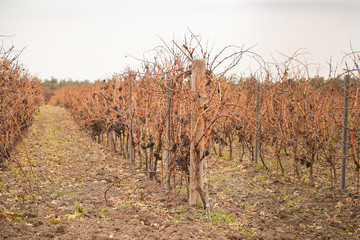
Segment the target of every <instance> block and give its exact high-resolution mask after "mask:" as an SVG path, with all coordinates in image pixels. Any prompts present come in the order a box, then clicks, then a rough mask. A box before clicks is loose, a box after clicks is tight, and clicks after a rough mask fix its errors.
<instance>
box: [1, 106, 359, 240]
mask: <svg viewBox="0 0 360 240" xmlns="http://www.w3.org/2000/svg"><path fill="white" fill-rule="evenodd" d="M34 118H35V120H34V123H33V125H32V126H31V127H30V129H29V131H28V133H27V134H26V136H25V137H24V144H21V143H20V144H19V145H18V146H17V150H16V153H14V154H13V156H12V159H11V161H10V163H9V166H8V167H7V169H6V170H0V211H1V212H0V213H1V214H0V239H359V235H360V228H359V225H360V205H359V199H360V196H359V194H357V193H349V192H340V191H337V190H334V189H332V188H329V187H328V186H326V185H322V184H320V183H315V184H314V185H312V186H308V185H307V184H305V183H300V182H297V181H290V180H288V181H286V180H285V179H283V178H281V177H279V175H277V174H274V175H270V174H268V173H267V172H266V171H265V170H264V169H263V168H261V167H259V166H255V165H253V164H250V163H249V161H248V160H244V161H243V162H239V161H237V160H233V161H231V160H228V159H227V158H226V157H225V158H222V159H218V160H217V161H216V162H215V161H213V160H211V159H209V163H208V165H209V167H210V171H209V175H208V176H209V177H208V179H209V180H208V181H209V199H210V203H211V211H210V216H211V217H209V214H208V212H206V211H204V210H203V209H202V208H201V207H193V208H190V207H189V206H188V205H187V202H186V188H185V187H184V188H178V189H176V190H177V191H173V192H172V193H171V194H169V195H167V194H166V190H165V189H164V186H163V184H159V182H157V181H155V180H149V178H148V175H147V174H145V173H138V174H134V175H131V172H132V169H131V165H130V164H129V160H127V159H123V158H122V157H120V156H119V154H118V153H115V152H114V151H111V150H109V149H107V148H106V147H103V146H101V145H99V144H97V143H95V142H93V141H92V140H91V138H90V136H89V134H88V133H86V132H85V131H83V130H81V129H79V127H78V125H77V124H76V122H75V121H74V120H73V119H72V117H71V116H70V114H69V113H68V112H67V111H66V110H64V109H63V108H60V107H54V106H48V105H46V106H42V107H41V108H40V111H39V113H38V114H36V116H34ZM17 163H20V165H21V168H20V167H19V166H18V164H17ZM30 163H31V164H30ZM30 166H31V167H30ZM21 169H22V170H21ZM22 171H24V173H25V174H26V177H24V174H23V173H22ZM160 179H161V178H160ZM107 190H108V191H107ZM106 191H107V192H106ZM105 192H106V193H107V195H106V197H107V200H108V202H106V201H105V198H104V194H105ZM174 196H175V198H174Z"/></svg>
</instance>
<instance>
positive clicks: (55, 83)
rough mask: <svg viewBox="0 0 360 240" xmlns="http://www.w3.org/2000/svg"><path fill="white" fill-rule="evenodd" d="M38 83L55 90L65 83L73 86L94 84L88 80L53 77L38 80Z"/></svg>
mask: <svg viewBox="0 0 360 240" xmlns="http://www.w3.org/2000/svg"><path fill="white" fill-rule="evenodd" d="M40 84H41V85H42V86H43V87H44V88H47V89H50V90H56V89H58V88H62V87H65V86H67V85H75V86H90V85H92V84H94V82H90V81H89V80H81V81H80V80H72V79H71V78H68V79H61V80H59V79H57V78H55V77H51V78H50V79H45V80H40Z"/></svg>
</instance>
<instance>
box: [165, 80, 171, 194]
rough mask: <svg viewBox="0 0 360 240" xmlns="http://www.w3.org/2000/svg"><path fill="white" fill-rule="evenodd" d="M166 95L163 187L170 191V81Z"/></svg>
mask: <svg viewBox="0 0 360 240" xmlns="http://www.w3.org/2000/svg"><path fill="white" fill-rule="evenodd" d="M168 87H169V90H168V93H167V100H166V105H167V114H168V115H167V125H166V133H167V142H166V143H167V144H166V145H167V146H166V147H167V150H166V160H165V171H166V179H165V187H166V189H168V190H170V173H169V172H170V168H171V166H170V164H171V149H170V148H171V147H172V141H171V139H172V136H171V135H172V134H171V128H172V126H171V125H172V124H171V122H172V119H171V115H172V113H171V112H172V110H171V97H172V92H171V90H170V89H171V87H172V81H171V80H170V81H169V83H168Z"/></svg>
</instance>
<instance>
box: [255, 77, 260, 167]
mask: <svg viewBox="0 0 360 240" xmlns="http://www.w3.org/2000/svg"><path fill="white" fill-rule="evenodd" d="M256 84H257V88H256V89H257V90H256V120H255V158H254V162H255V164H257V163H258V159H259V127H260V123H259V115H260V82H259V81H256Z"/></svg>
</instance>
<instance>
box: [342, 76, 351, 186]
mask: <svg viewBox="0 0 360 240" xmlns="http://www.w3.org/2000/svg"><path fill="white" fill-rule="evenodd" d="M349 79H350V75H349V74H347V75H345V92H344V95H345V96H344V122H343V137H342V161H341V189H342V190H344V189H345V188H346V159H347V140H348V139H347V138H348V137H347V130H348V129H347V128H348V119H349Z"/></svg>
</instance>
